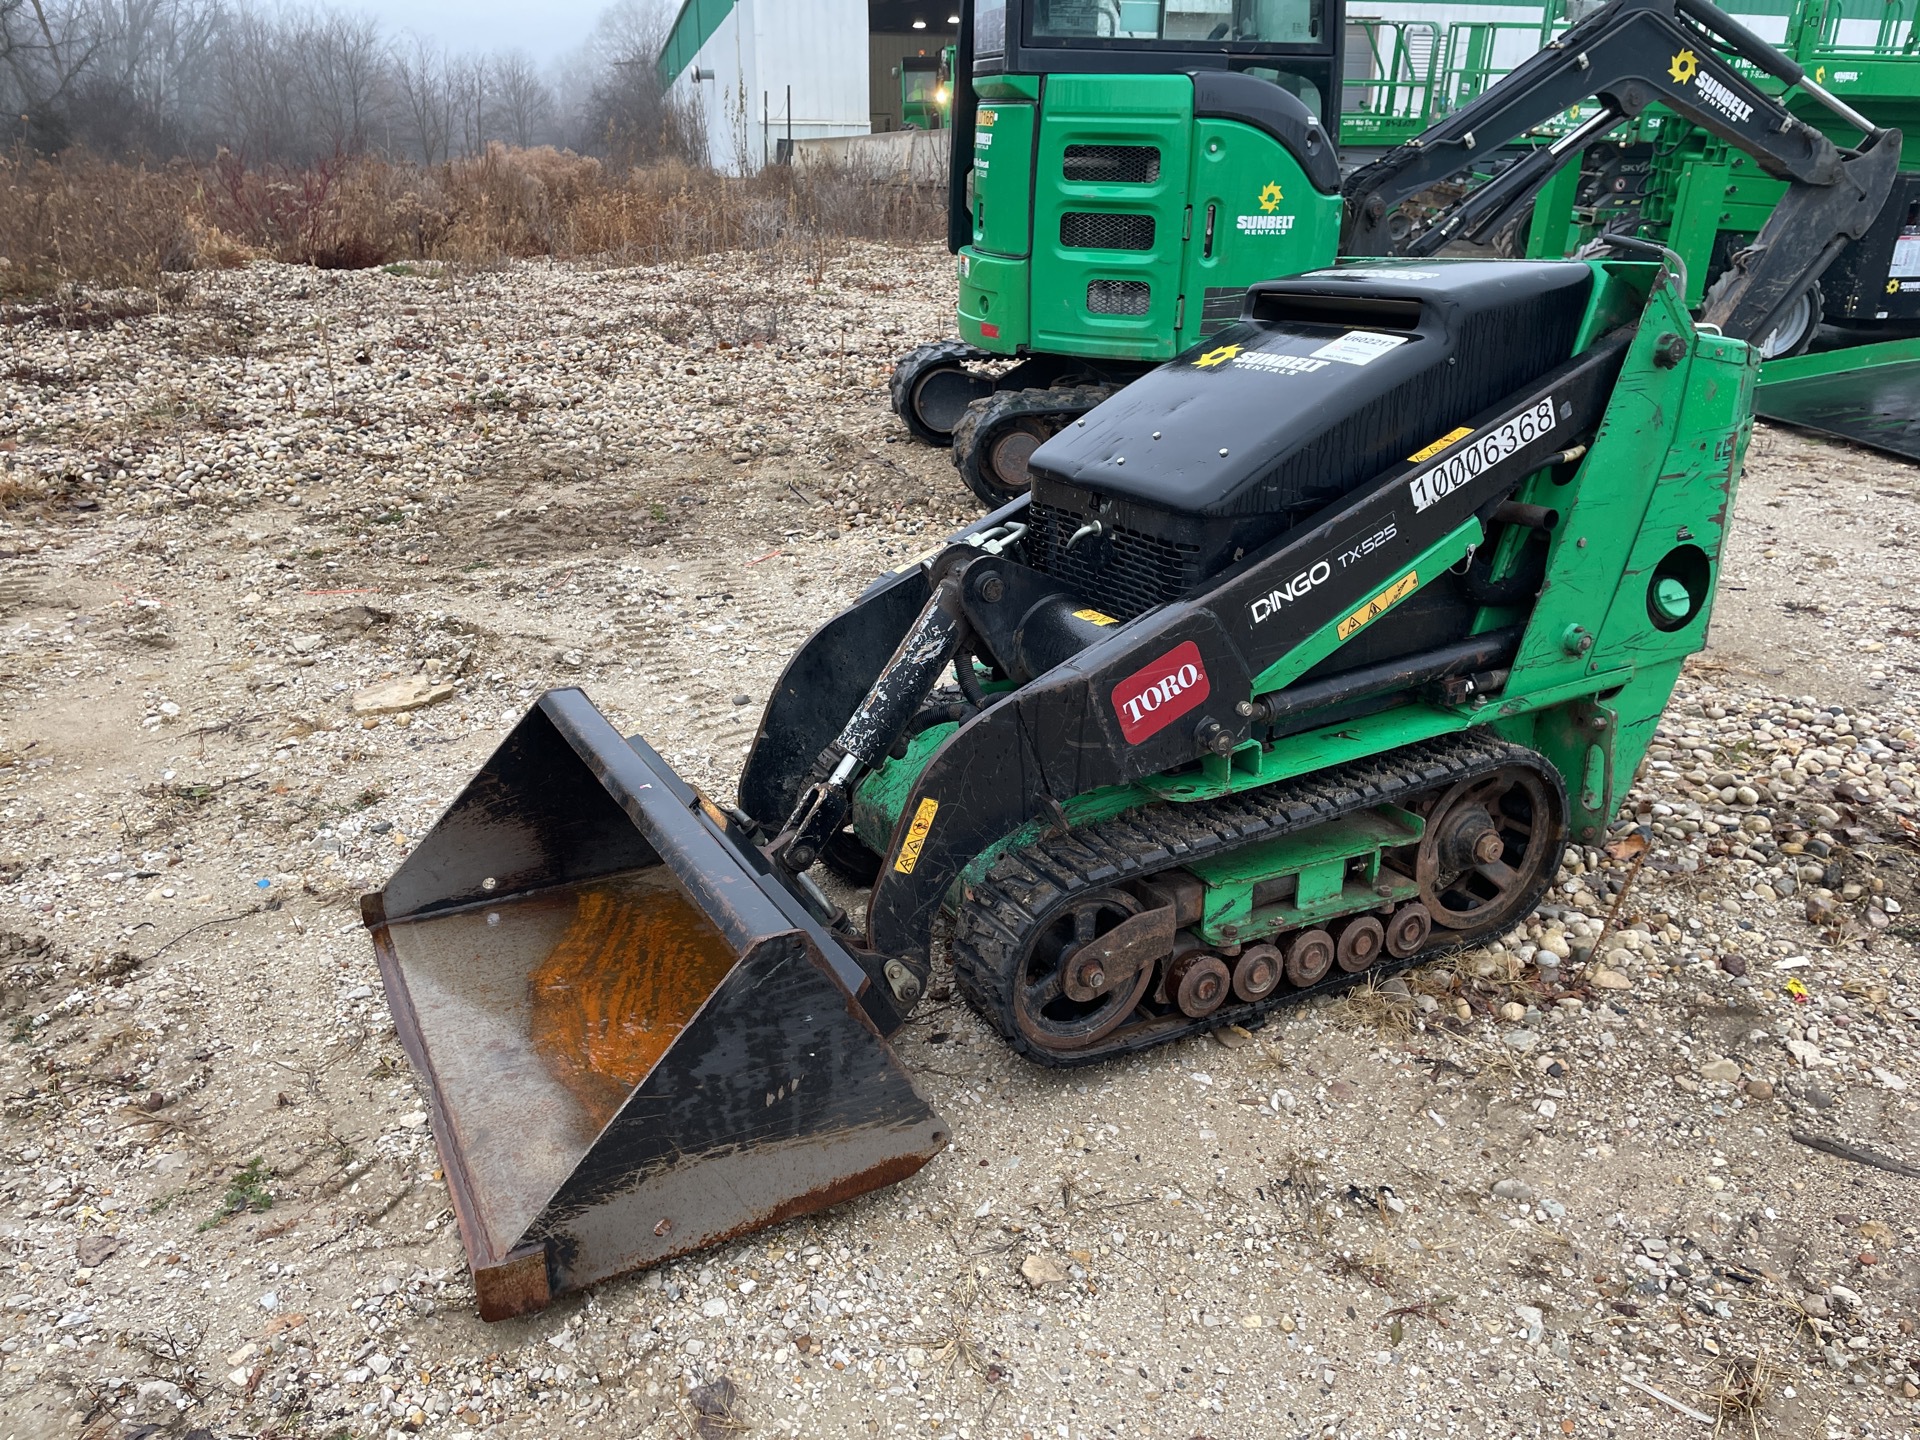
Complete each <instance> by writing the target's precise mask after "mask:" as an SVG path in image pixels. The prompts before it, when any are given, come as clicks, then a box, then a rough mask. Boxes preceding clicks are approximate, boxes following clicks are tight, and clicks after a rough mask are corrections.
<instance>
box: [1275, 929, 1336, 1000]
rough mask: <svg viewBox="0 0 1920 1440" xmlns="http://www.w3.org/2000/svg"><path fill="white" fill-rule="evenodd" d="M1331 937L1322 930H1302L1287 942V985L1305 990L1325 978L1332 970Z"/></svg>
mask: <svg viewBox="0 0 1920 1440" xmlns="http://www.w3.org/2000/svg"><path fill="white" fill-rule="evenodd" d="M1334 955H1335V950H1334V944H1333V936H1331V935H1329V934H1328V933H1327V932H1326V931H1324V930H1302V931H1300V932H1299V933H1298V934H1296V935H1295V936H1294V937H1293V939H1291V940H1289V941H1288V942H1287V983H1288V984H1289V985H1291V986H1293V987H1294V989H1296V990H1306V989H1309V988H1311V987H1312V986H1315V985H1318V984H1319V983H1320V982H1321V981H1322V980H1324V979H1326V978H1327V972H1328V971H1329V970H1331V969H1333V960H1334Z"/></svg>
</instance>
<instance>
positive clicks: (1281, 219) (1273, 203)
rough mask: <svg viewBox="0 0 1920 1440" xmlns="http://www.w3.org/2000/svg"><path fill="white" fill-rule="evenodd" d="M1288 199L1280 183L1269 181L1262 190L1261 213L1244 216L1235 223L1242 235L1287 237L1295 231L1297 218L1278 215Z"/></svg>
mask: <svg viewBox="0 0 1920 1440" xmlns="http://www.w3.org/2000/svg"><path fill="white" fill-rule="evenodd" d="M1286 198H1287V196H1286V192H1285V191H1283V190H1282V189H1281V188H1280V185H1279V182H1278V181H1274V180H1269V181H1268V182H1267V183H1266V184H1265V185H1263V186H1262V187H1261V188H1260V199H1259V203H1260V213H1259V214H1258V215H1242V216H1241V217H1240V218H1239V219H1238V220H1237V221H1235V222H1234V223H1235V224H1236V225H1237V226H1238V227H1239V230H1240V233H1241V234H1242V235H1285V234H1286V233H1287V232H1288V231H1289V230H1291V229H1293V222H1294V219H1295V217H1294V216H1292V215H1281V214H1279V213H1278V211H1279V209H1280V206H1281V204H1282V203H1283V202H1284V201H1285V200H1286Z"/></svg>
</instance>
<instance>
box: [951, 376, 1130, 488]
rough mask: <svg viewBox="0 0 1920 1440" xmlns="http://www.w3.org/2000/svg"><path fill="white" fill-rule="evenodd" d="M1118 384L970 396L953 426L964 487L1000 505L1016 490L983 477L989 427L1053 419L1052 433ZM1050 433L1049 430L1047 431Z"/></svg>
mask: <svg viewBox="0 0 1920 1440" xmlns="http://www.w3.org/2000/svg"><path fill="white" fill-rule="evenodd" d="M1120 388H1121V387H1120V386H1118V385H1053V386H1049V387H1047V388H1046V389H1044V390H1042V389H1032V390H997V391H995V392H994V393H993V394H991V395H988V396H985V397H983V398H982V399H979V400H976V401H974V402H973V403H972V404H971V405H969V406H967V409H966V413H964V414H963V415H961V417H960V423H959V424H958V425H955V426H954V427H953V463H954V466H955V468H957V469H958V470H959V471H960V478H961V479H962V480H964V481H966V482H967V488H968V489H969V490H971V491H973V493H974V494H975V495H976V496H977V497H978V498H979V499H980V500H982V501H984V502H985V503H986V504H987V505H988V506H990V507H992V508H995V509H997V508H999V507H1000V506H1002V505H1004V504H1006V503H1007V502H1008V501H1009V500H1011V499H1013V498H1014V495H1015V492H1014V491H1011V490H1008V489H1005V488H1004V487H1002V486H999V485H995V484H994V483H993V482H992V481H991V480H990V479H988V478H987V475H986V471H985V468H984V467H985V460H984V458H983V457H984V455H985V452H986V447H987V445H988V444H989V442H991V440H992V439H993V436H994V432H995V431H996V430H998V429H1000V428H1001V427H1002V426H1004V425H1008V424H1011V423H1013V422H1014V421H1018V420H1031V419H1040V420H1057V421H1058V422H1059V424H1057V425H1055V426H1054V431H1055V432H1057V431H1059V430H1062V429H1064V428H1065V427H1066V424H1067V422H1068V421H1069V420H1073V419H1076V418H1077V417H1079V416H1081V415H1084V414H1086V413H1087V411H1089V410H1091V409H1093V407H1094V406H1096V405H1098V404H1099V403H1100V402H1101V401H1102V400H1105V399H1106V398H1107V397H1108V396H1110V395H1112V394H1113V393H1114V392H1115V391H1117V390H1119V389H1120ZM1049 433H1053V432H1049Z"/></svg>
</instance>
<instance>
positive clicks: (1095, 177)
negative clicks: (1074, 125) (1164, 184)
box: [1060, 145, 1160, 185]
mask: <svg viewBox="0 0 1920 1440" xmlns="http://www.w3.org/2000/svg"><path fill="white" fill-rule="evenodd" d="M1060 173H1061V174H1062V175H1063V176H1065V177H1066V178H1067V179H1069V180H1078V181H1082V182H1084V183H1086V184H1089V185H1096V184H1104V185H1146V184H1149V183H1151V182H1152V181H1155V180H1158V179H1159V178H1160V151H1159V150H1158V148H1156V147H1155V146H1152V145H1069V146H1067V153H1066V155H1065V157H1064V158H1063V159H1062V160H1061V162H1060Z"/></svg>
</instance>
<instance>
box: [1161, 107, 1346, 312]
mask: <svg viewBox="0 0 1920 1440" xmlns="http://www.w3.org/2000/svg"><path fill="white" fill-rule="evenodd" d="M1193 128H1194V144H1193V185H1192V201H1193V205H1192V217H1191V232H1190V234H1189V236H1188V240H1187V245H1186V250H1185V256H1186V260H1185V270H1184V273H1183V275H1182V280H1181V293H1182V296H1183V301H1184V303H1183V304H1182V305H1181V307H1180V321H1181V324H1180V331H1179V336H1178V339H1177V342H1176V346H1177V348H1180V349H1184V348H1186V347H1187V346H1188V345H1191V344H1193V343H1194V342H1195V341H1197V340H1200V339H1202V338H1204V337H1205V336H1207V335H1210V334H1212V333H1213V332H1214V331H1215V330H1218V329H1219V328H1221V326H1223V325H1227V324H1230V323H1232V321H1233V320H1235V319H1236V318H1238V316H1239V313H1240V297H1241V295H1242V294H1243V293H1244V292H1245V290H1246V288H1247V286H1249V285H1252V284H1254V283H1255V282H1257V281H1260V280H1273V279H1278V278H1280V277H1282V276H1287V275H1299V274H1303V273H1305V272H1306V271H1308V270H1316V269H1318V268H1320V267H1321V266H1323V265H1331V264H1332V263H1333V261H1334V257H1335V256H1336V255H1337V254H1338V253H1339V248H1340V208H1341V201H1340V197H1339V196H1337V195H1322V194H1321V193H1320V192H1319V191H1317V190H1315V189H1314V188H1313V186H1312V184H1311V183H1310V182H1309V181H1308V180H1307V176H1306V172H1305V171H1304V170H1302V169H1301V168H1300V165H1299V162H1298V161H1296V160H1295V159H1294V158H1293V156H1292V155H1291V154H1289V153H1288V152H1287V151H1286V150H1285V149H1284V148H1283V147H1282V146H1280V145H1279V144H1277V143H1276V142H1275V141H1274V140H1273V138H1272V137H1271V136H1268V135H1263V134H1262V133H1261V132H1260V131H1258V130H1255V129H1254V128H1253V127H1252V126H1250V125H1242V124H1241V123H1240V122H1238V121H1237V120H1201V121H1198V122H1196V123H1195V125H1194V127H1193Z"/></svg>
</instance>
